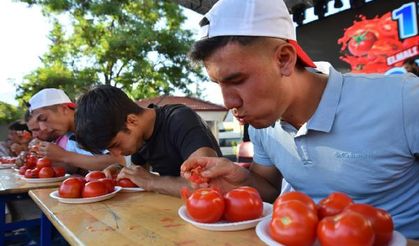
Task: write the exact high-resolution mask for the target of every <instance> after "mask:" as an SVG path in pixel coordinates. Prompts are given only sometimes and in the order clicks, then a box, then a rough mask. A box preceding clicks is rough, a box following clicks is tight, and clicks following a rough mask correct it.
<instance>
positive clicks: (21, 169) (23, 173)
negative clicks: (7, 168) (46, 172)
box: [19, 166, 28, 175]
mask: <svg viewBox="0 0 419 246" xmlns="http://www.w3.org/2000/svg"><path fill="white" fill-rule="evenodd" d="M26 170H28V167H27V166H21V167H20V168H19V174H20V175H25V172H26Z"/></svg>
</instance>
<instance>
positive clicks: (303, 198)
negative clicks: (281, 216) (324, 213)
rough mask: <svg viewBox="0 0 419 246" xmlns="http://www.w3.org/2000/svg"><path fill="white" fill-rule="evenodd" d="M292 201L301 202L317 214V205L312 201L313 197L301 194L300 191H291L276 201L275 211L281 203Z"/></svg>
mask: <svg viewBox="0 0 419 246" xmlns="http://www.w3.org/2000/svg"><path fill="white" fill-rule="evenodd" d="M291 200H297V201H300V202H302V203H304V204H305V205H307V206H308V207H309V208H310V209H312V210H313V211H315V212H317V207H316V203H314V201H313V199H311V197H309V196H308V195H306V194H304V193H303V192H299V191H291V192H287V193H285V194H283V195H281V196H279V197H278V198H277V199H276V200H275V203H274V207H273V210H274V211H275V208H276V207H278V205H279V204H280V203H283V202H287V201H291Z"/></svg>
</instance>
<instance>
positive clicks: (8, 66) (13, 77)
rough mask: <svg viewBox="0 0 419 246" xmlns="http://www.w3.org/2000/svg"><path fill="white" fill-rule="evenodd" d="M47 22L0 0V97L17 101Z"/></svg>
mask: <svg viewBox="0 0 419 246" xmlns="http://www.w3.org/2000/svg"><path fill="white" fill-rule="evenodd" d="M343 2H344V6H343V7H342V8H341V9H340V10H342V9H346V8H349V3H348V2H349V0H343ZM329 10H330V13H328V14H331V13H333V12H336V11H337V10H335V9H334V8H333V1H330V2H329ZM185 15H186V16H187V17H188V20H187V22H186V23H185V28H188V29H191V30H192V31H193V33H198V29H197V23H198V22H199V20H200V18H201V15H200V14H197V13H195V12H193V11H191V10H188V9H185ZM314 18H315V17H314V14H313V9H309V10H308V11H307V12H306V20H305V22H308V21H311V20H313V19H314ZM50 28H51V24H50V23H49V21H48V19H47V18H46V17H44V16H43V15H42V13H41V10H40V8H38V7H36V6H32V7H28V5H27V4H24V3H20V2H13V0H0V101H3V102H7V103H10V104H13V105H17V102H16V100H15V99H14V98H15V91H16V89H15V88H16V84H18V83H20V82H21V81H22V80H23V76H24V75H26V74H29V73H30V72H31V71H33V70H35V69H36V68H37V67H39V66H40V65H41V62H40V59H39V57H41V56H42V55H43V54H44V53H45V52H47V51H48V45H49V40H48V38H47V36H48V32H49V30H50ZM200 87H201V88H204V89H205V91H204V97H205V99H206V100H208V101H211V102H213V103H217V104H223V100H222V96H221V91H220V89H219V87H218V86H217V85H216V84H214V83H212V82H206V83H202V84H200Z"/></svg>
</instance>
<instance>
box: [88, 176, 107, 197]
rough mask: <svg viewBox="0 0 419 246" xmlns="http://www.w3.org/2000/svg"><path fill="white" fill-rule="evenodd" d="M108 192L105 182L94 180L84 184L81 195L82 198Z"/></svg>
mask: <svg viewBox="0 0 419 246" xmlns="http://www.w3.org/2000/svg"><path fill="white" fill-rule="evenodd" d="M108 193H109V192H108V188H107V186H106V184H105V183H103V182H101V181H99V180H95V181H90V182H87V183H86V184H85V185H84V188H83V191H82V194H81V196H82V197H83V198H88V197H96V196H103V195H106V194H108Z"/></svg>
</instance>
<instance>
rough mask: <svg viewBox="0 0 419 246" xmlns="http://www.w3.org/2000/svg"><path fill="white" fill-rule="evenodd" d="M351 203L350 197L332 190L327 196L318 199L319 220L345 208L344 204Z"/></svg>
mask: <svg viewBox="0 0 419 246" xmlns="http://www.w3.org/2000/svg"><path fill="white" fill-rule="evenodd" d="M350 204H352V199H351V198H350V197H349V196H348V195H346V194H344V193H341V192H333V193H331V194H330V195H329V196H328V197H326V198H324V199H322V200H320V202H319V204H318V207H317V215H318V217H319V220H321V219H323V218H324V217H326V216H333V215H337V214H339V213H340V212H342V211H343V209H345V207H346V206H348V205H350Z"/></svg>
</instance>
